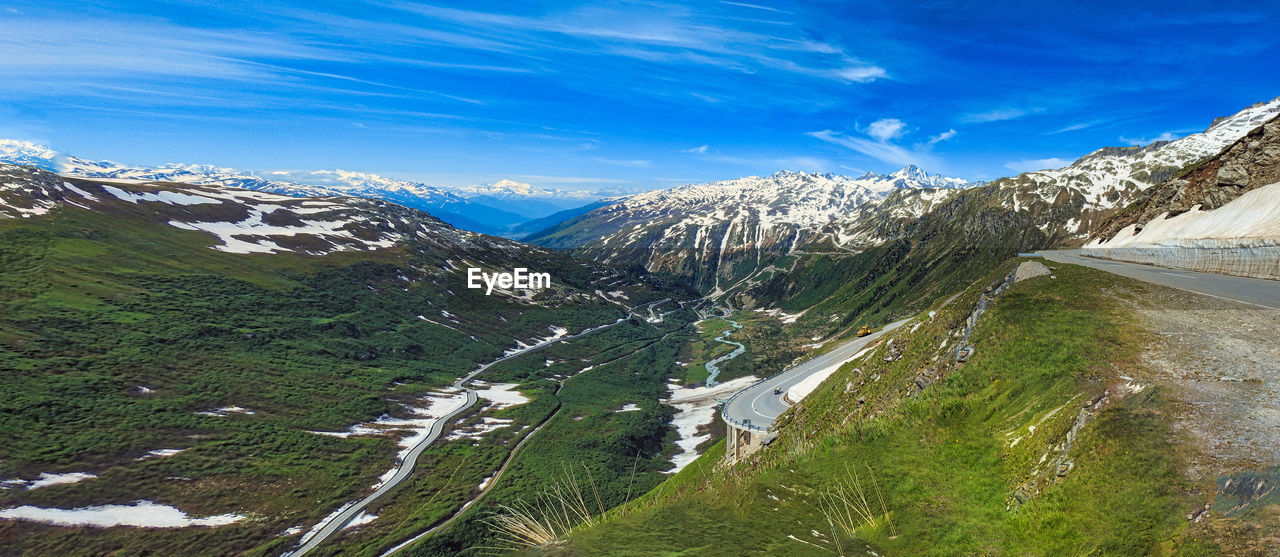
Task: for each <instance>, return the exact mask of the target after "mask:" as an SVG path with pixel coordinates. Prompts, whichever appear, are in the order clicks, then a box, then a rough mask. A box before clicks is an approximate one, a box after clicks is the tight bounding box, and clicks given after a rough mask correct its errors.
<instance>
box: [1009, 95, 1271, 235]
mask: <svg viewBox="0 0 1280 557" xmlns="http://www.w3.org/2000/svg"><path fill="white" fill-rule="evenodd" d="M1277 115H1280V97H1277V98H1275V99H1272V100H1271V101H1269V102H1261V103H1258V104H1255V105H1253V106H1250V107H1248V108H1246V109H1244V110H1241V111H1240V112H1238V113H1236V114H1234V115H1232V116H1229V117H1225V118H1218V119H1216V120H1214V122H1213V124H1212V125H1210V126H1209V128H1208V129H1206V130H1205V131H1203V132H1200V133H1195V134H1191V135H1188V136H1186V137H1183V138H1180V139H1177V140H1174V141H1157V142H1155V143H1151V144H1150V145H1146V146H1133V147H1104V148H1101V149H1098V150H1096V151H1094V152H1092V153H1089V154H1087V155H1085V156H1083V157H1080V159H1079V160H1076V161H1075V162H1074V163H1072V164H1071V165H1070V166H1066V167H1063V168H1059V169H1056V170H1041V171H1037V172H1027V173H1024V174H1020V175H1018V176H1014V177H1011V178H1001V179H999V180H995V181H993V182H992V183H991V184H990V185H989V186H988V187H990V188H992V189H994V190H996V191H995V192H993V193H994V194H995V195H996V196H998V197H999V198H1000V200H1001V202H1002V203H1003V204H1004V205H1005V206H1006V207H1008V208H1010V209H1012V210H1013V211H1014V212H1020V211H1029V212H1032V213H1035V214H1039V213H1045V212H1047V211H1048V209H1049V208H1050V207H1052V206H1058V207H1069V208H1070V212H1074V213H1076V217H1075V218H1073V219H1071V220H1070V221H1069V222H1067V223H1058V222H1056V221H1055V220H1054V219H1050V218H1044V219H1038V220H1039V222H1038V223H1037V226H1039V227H1040V228H1041V230H1042V231H1044V232H1045V233H1047V234H1053V233H1055V232H1057V231H1055V230H1054V229H1055V227H1058V226H1060V225H1061V226H1062V227H1063V228H1062V230H1061V232H1064V233H1065V235H1066V236H1067V237H1068V238H1070V239H1072V240H1076V241H1079V240H1083V239H1084V238H1086V237H1088V236H1089V234H1090V232H1091V231H1093V230H1095V229H1097V228H1098V226H1100V225H1101V224H1102V222H1103V221H1105V220H1106V219H1107V218H1108V217H1110V216H1111V215H1112V214H1114V213H1115V211H1116V210H1118V209H1120V208H1123V207H1125V206H1127V205H1128V204H1130V203H1131V202H1133V201H1134V200H1136V199H1137V198H1138V197H1139V195H1140V194H1141V193H1142V192H1143V191H1144V190H1146V189H1147V188H1149V187H1151V186H1153V185H1155V184H1158V183H1160V182H1163V181H1164V180H1165V179H1167V178H1169V177H1170V176H1173V175H1174V174H1175V173H1177V172H1179V171H1180V170H1182V169H1183V168H1185V167H1187V166H1188V165H1191V164H1194V163H1196V162H1199V161H1202V160H1205V159H1207V158H1209V157H1212V156H1214V155H1217V154H1218V153H1219V152H1220V151H1222V150H1223V149H1224V148H1226V147H1227V146H1229V145H1231V144H1232V143H1235V142H1236V141H1237V140H1239V139H1240V138H1242V137H1244V136H1245V134H1247V133H1249V132H1250V131H1252V130H1254V129H1255V128H1257V127H1259V126H1261V125H1262V124H1263V123H1265V122H1266V121H1268V120H1270V119H1272V118H1275V117H1276V116H1277Z"/></svg>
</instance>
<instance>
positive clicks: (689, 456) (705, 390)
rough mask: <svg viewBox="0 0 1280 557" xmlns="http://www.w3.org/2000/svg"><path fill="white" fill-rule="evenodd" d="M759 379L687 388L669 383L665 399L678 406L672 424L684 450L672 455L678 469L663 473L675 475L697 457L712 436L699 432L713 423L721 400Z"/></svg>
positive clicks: (745, 379)
mask: <svg viewBox="0 0 1280 557" xmlns="http://www.w3.org/2000/svg"><path fill="white" fill-rule="evenodd" d="M756 381H758V379H757V378H756V377H755V376H750V375H749V376H747V377H739V378H737V379H734V380H731V381H726V382H724V383H720V384H719V385H716V386H715V387H694V388H685V387H680V386H679V385H675V384H668V385H667V390H669V391H670V396H669V397H668V398H667V400H665V401H663V402H664V403H666V404H670V405H671V406H674V407H675V409H676V415H675V417H673V418H672V420H671V424H672V425H674V426H675V428H676V433H678V434H680V439H679V440H677V441H676V446H678V447H679V448H680V452H678V453H676V454H675V456H672V457H671V463H672V464H674V465H675V468H672V469H671V470H667V471H664V472H663V473H664V474H674V473H676V472H679V471H680V470H683V469H684V467H685V466H688V465H689V463H691V462H693V461H694V460H697V458H698V451H697V448H698V445H700V444H702V442H703V441H706V440H707V439H710V438H711V434H709V433H704V434H702V435H699V434H698V429H699V428H702V427H705V426H707V425H708V424H710V423H711V421H712V418H713V417H714V416H715V413H716V407H717V406H719V404H720V399H726V398H728V397H730V396H732V395H733V393H736V392H738V391H740V390H742V389H745V388H747V387H748V386H750V385H752V384H753V383H755V382H756ZM677 382H678V380H677Z"/></svg>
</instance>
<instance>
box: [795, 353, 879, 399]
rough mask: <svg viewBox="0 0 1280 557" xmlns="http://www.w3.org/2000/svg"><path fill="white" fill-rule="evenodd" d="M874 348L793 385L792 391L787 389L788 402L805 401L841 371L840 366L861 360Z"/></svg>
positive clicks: (834, 364)
mask: <svg viewBox="0 0 1280 557" xmlns="http://www.w3.org/2000/svg"><path fill="white" fill-rule="evenodd" d="M872 348H873V347H872V346H868V347H866V348H863V349H862V350H859V351H858V353H857V354H854V355H852V356H849V357H848V358H846V359H844V360H840V361H839V362H836V363H833V364H831V365H829V366H827V367H825V368H823V369H822V370H821V371H818V372H815V373H814V374H813V375H810V376H808V377H805V378H804V379H802V380H801V381H800V382H799V383H796V384H795V385H792V386H791V388H790V389H787V394H786V402H788V403H790V404H795V403H797V402H800V401H802V400H804V397H807V396H809V394H810V393H812V392H813V390H814V389H817V388H818V385H821V384H822V382H823V381H826V380H827V378H828V377H831V374H833V373H835V372H836V370H838V369H840V366H843V365H845V364H847V363H849V362H852V361H854V360H856V359H858V358H861V357H862V356H863V355H865V354H866V353H867V351H868V350H871V349H872Z"/></svg>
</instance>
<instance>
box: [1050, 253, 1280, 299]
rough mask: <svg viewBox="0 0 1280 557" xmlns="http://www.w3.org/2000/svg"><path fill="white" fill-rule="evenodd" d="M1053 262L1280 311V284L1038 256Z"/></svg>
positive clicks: (1068, 255)
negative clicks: (1080, 266)
mask: <svg viewBox="0 0 1280 557" xmlns="http://www.w3.org/2000/svg"><path fill="white" fill-rule="evenodd" d="M1038 253H1040V254H1041V255H1043V256H1044V258H1045V259H1048V260H1050V261H1057V262H1058V263H1072V264H1075V265H1083V266H1085V267H1092V268H1094V269H1099V270H1102V271H1106V272H1108V273H1114V274H1117V275H1120V276H1125V277H1129V278H1134V279H1138V280H1140V281H1143V282H1150V283H1155V284H1160V285H1164V286H1169V287H1172V288H1177V289H1179V290H1186V291H1188V292H1195V293H1197V294H1204V295H1206V296H1213V297H1216V298H1226V299H1228V300H1234V301H1237V302H1242V303H1245V304H1249V305H1253V306H1258V307H1263V308H1267V309H1280V281H1277V280H1266V279H1256V278H1247V277H1233V276H1230V275H1216V274H1213V273H1201V272H1198V271H1184V270H1182V269H1166V268H1164V267H1155V266H1152V265H1142V264H1139V263H1127V262H1124V261H1111V260H1109V259H1094V258H1092V257H1083V256H1081V255H1080V250H1078V249H1076V250H1048V251H1041V252H1038Z"/></svg>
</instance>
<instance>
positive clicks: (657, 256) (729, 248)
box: [527, 166, 982, 292]
mask: <svg viewBox="0 0 1280 557" xmlns="http://www.w3.org/2000/svg"><path fill="white" fill-rule="evenodd" d="M979 185H982V183H981V182H969V181H966V180H962V179H958V178H947V177H943V176H939V175H936V174H928V173H926V172H924V171H922V170H920V169H919V168H917V167H916V166H907V167H905V168H903V169H901V170H899V171H897V172H894V173H892V174H876V173H874V172H871V173H867V174H864V175H862V176H858V177H851V176H842V175H835V174H815V173H807V172H789V171H781V172H777V173H775V174H772V175H770V176H763V177H761V176H751V177H747V178H739V179H736V180H726V181H722V182H712V183H709V184H697V185H688V186H681V187H677V188H673V189H669V190H658V191H652V192H648V193H642V194H638V195H635V196H632V197H629V198H627V199H624V200H621V201H620V202H619V203H617V204H614V205H610V206H606V207H602V208H599V209H595V210H593V211H591V212H589V213H586V214H584V215H582V216H579V217H577V218H575V219H572V220H568V221H565V222H563V223H560V224H559V225H557V226H555V227H554V228H552V229H549V230H546V231H544V232H542V233H538V234H535V235H533V236H530V237H528V238H527V240H528V241H531V242H533V243H537V244H540V245H544V246H549V247H557V248H575V249H578V250H580V251H582V252H584V253H586V254H587V255H589V256H591V257H594V258H596V259H598V260H601V261H608V262H613V263H628V262H635V263H638V264H641V265H643V266H644V267H646V268H647V269H648V270H649V271H653V272H671V273H676V274H685V275H689V276H691V277H693V278H694V282H695V284H696V285H697V286H698V287H699V288H702V289H704V290H706V291H709V292H715V291H719V290H721V289H722V288H723V287H727V286H728V285H727V283H728V282H730V281H738V280H740V279H743V278H745V277H748V276H750V275H752V274H754V273H756V272H758V271H760V270H761V269H763V268H764V267H767V266H768V265H769V264H771V263H772V262H773V261H774V260H775V259H776V258H777V257H780V256H784V255H786V254H788V253H791V252H794V251H796V250H798V249H800V247H801V246H803V245H806V244H809V243H812V242H814V241H816V240H819V239H821V238H822V237H824V236H829V235H831V233H832V229H831V228H830V227H831V225H832V223H833V222H837V221H843V220H847V219H849V218H853V217H855V216H856V215H859V214H861V213H862V212H863V211H864V210H865V208H866V207H868V206H874V205H877V204H879V203H882V202H883V201H884V200H886V199H888V198H890V197H891V195H892V194H894V193H895V192H899V191H910V192H929V193H928V197H929V199H930V200H931V201H934V202H936V201H938V200H941V199H944V198H946V197H947V196H949V195H950V194H951V193H952V192H954V191H958V190H963V189H966V188H971V187H975V186H979ZM916 200H917V201H918V200H919V196H918V195H917V196H916ZM923 210H927V205H926V206H924V207H922V208H918V209H917V212H919V211H923ZM834 242H835V243H837V244H840V245H842V246H843V245H844V244H847V243H848V242H847V241H846V239H845V238H836V239H835V240H834Z"/></svg>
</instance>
